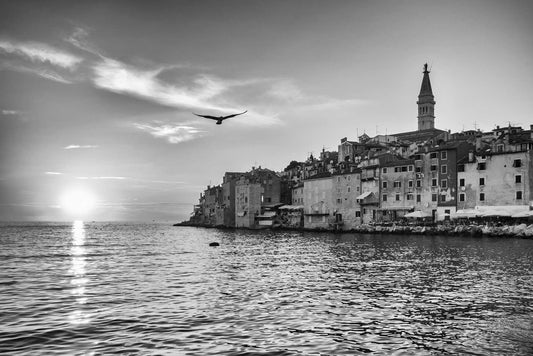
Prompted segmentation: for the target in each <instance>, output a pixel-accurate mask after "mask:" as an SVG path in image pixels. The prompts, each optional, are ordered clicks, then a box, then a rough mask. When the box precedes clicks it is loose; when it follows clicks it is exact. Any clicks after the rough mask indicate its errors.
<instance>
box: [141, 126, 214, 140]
mask: <svg viewBox="0 0 533 356" xmlns="http://www.w3.org/2000/svg"><path fill="white" fill-rule="evenodd" d="M134 126H135V127H136V128H137V129H139V130H142V131H146V132H148V133H150V134H151V135H152V136H154V137H158V138H165V139H166V140H167V141H168V142H170V143H181V142H185V141H190V140H193V139H195V138H198V137H201V136H202V134H203V132H204V131H201V130H199V129H198V128H196V127H193V126H186V125H176V124H162V123H152V124H139V123H136V124H134Z"/></svg>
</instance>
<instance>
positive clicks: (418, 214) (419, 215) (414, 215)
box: [404, 210, 431, 219]
mask: <svg viewBox="0 0 533 356" xmlns="http://www.w3.org/2000/svg"><path fill="white" fill-rule="evenodd" d="M430 216H431V215H430V214H428V213H424V212H423V211H420V210H417V211H413V212H412V213H408V214H405V215H404V217H405V218H415V219H416V218H428V217H430Z"/></svg>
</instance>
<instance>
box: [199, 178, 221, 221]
mask: <svg viewBox="0 0 533 356" xmlns="http://www.w3.org/2000/svg"><path fill="white" fill-rule="evenodd" d="M222 200H223V194H222V187H221V186H219V185H218V186H214V187H211V186H207V189H206V190H205V191H204V199H203V206H202V210H203V214H202V215H203V223H204V224H208V225H213V226H216V225H222V224H223V221H224V218H223V216H224V214H223V210H222V208H221V202H222Z"/></svg>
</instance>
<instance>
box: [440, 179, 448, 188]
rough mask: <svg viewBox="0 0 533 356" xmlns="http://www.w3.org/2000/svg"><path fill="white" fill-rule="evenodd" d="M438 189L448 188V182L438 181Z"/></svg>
mask: <svg viewBox="0 0 533 356" xmlns="http://www.w3.org/2000/svg"><path fill="white" fill-rule="evenodd" d="M440 187H441V188H443V189H446V188H448V181H447V180H446V179H443V180H441V181H440Z"/></svg>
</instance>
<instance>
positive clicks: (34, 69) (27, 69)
mask: <svg viewBox="0 0 533 356" xmlns="http://www.w3.org/2000/svg"><path fill="white" fill-rule="evenodd" d="M0 69H7V70H11V71H14V72H20V73H30V74H35V75H38V76H39V77H42V78H45V79H48V80H53V81H54V82H58V83H63V84H71V83H72V81H70V80H68V79H66V78H65V76H63V75H61V74H59V73H58V72H57V71H55V70H53V69H50V68H46V67H43V66H38V65H34V66H32V64H31V63H30V64H29V65H27V64H25V63H20V61H18V62H14V61H9V60H6V61H4V62H2V63H1V64H0Z"/></svg>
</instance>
